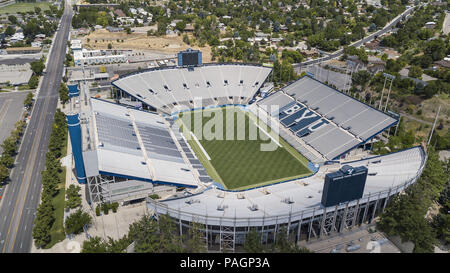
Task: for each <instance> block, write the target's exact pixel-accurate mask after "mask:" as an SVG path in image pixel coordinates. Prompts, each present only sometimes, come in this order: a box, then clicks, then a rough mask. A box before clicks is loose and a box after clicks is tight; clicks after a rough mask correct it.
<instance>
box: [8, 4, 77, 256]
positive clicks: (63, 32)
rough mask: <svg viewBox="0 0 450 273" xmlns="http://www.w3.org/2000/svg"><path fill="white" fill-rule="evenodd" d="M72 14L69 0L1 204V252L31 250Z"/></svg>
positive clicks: (24, 251)
mask: <svg viewBox="0 0 450 273" xmlns="http://www.w3.org/2000/svg"><path fill="white" fill-rule="evenodd" d="M72 14H73V12H72V8H71V6H70V4H69V3H67V1H66V6H65V11H64V14H63V16H62V18H61V24H60V28H59V30H58V32H57V33H56V37H55V39H54V41H53V48H52V51H51V53H50V56H48V58H49V59H48V64H47V68H46V72H45V74H44V76H43V79H42V83H41V87H40V91H39V95H38V97H37V98H35V102H34V106H33V110H32V115H31V120H30V122H29V124H28V127H27V129H26V131H25V134H24V136H23V139H22V144H21V146H20V148H19V152H18V154H17V156H16V163H15V167H14V169H13V170H12V173H11V177H10V178H11V181H10V183H9V184H8V185H7V187H6V192H5V194H4V196H3V200H2V201H1V204H0V206H1V207H0V250H1V252H3V253H12V252H19V253H26V252H30V250H31V245H32V230H33V221H34V218H35V214H36V208H37V206H38V204H39V200H40V193H41V187H42V184H41V171H42V170H43V169H44V167H45V154H46V152H47V150H48V142H49V137H50V132H51V128H52V123H53V116H54V114H55V111H56V106H57V103H58V88H59V84H60V82H61V79H62V73H63V69H64V66H63V61H64V58H65V55H66V47H67V39H68V35H69V30H70V23H71V20H72Z"/></svg>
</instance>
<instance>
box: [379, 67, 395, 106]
mask: <svg viewBox="0 0 450 273" xmlns="http://www.w3.org/2000/svg"><path fill="white" fill-rule="evenodd" d="M383 75H384V84H383V89H382V90H381V98H380V104H379V105H378V109H379V110H381V109H382V104H383V93H384V88H385V87H386V81H387V80H388V79H389V80H390V81H391V83H390V86H389V91H388V97H387V100H386V106H385V108H384V111H386V107H387V103H388V100H389V94H390V93H391V88H392V82H393V81H394V79H395V77H394V76H392V75H390V74H388V73H383Z"/></svg>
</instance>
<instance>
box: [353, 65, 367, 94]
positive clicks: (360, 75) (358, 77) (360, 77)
mask: <svg viewBox="0 0 450 273" xmlns="http://www.w3.org/2000/svg"><path fill="white" fill-rule="evenodd" d="M370 76H371V75H370V73H369V71H367V70H360V71H358V72H356V73H353V76H352V82H353V83H354V84H357V85H360V86H361V90H362V91H364V90H365V89H366V85H367V83H368V82H369V80H370Z"/></svg>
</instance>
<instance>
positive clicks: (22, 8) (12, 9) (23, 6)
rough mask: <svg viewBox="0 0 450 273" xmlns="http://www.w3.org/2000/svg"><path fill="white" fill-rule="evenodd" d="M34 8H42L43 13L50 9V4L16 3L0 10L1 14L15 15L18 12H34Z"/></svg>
mask: <svg viewBox="0 0 450 273" xmlns="http://www.w3.org/2000/svg"><path fill="white" fill-rule="evenodd" d="M34 7H40V8H41V10H42V11H44V10H48V9H50V8H49V7H50V3H48V2H38V3H15V4H12V5H9V6H6V7H1V8H0V14H13V13H17V12H29V11H33V12H34Z"/></svg>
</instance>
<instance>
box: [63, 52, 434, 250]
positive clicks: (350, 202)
mask: <svg viewBox="0 0 450 273" xmlns="http://www.w3.org/2000/svg"><path fill="white" fill-rule="evenodd" d="M271 72H272V69H271V68H270V67H266V66H261V65H253V64H242V63H231V64H202V59H201V52H199V51H193V50H187V51H185V52H180V53H179V55H178V65H177V66H175V67H161V68H152V69H147V70H141V71H138V72H135V73H132V74H128V75H124V76H121V77H120V78H119V79H117V80H115V81H113V82H112V85H113V87H114V92H115V95H116V102H112V101H105V100H100V99H95V98H91V99H90V102H89V106H88V109H87V110H84V111H81V112H80V113H75V112H74V113H73V114H70V115H67V119H68V127H69V134H70V139H71V143H72V151H73V158H74V162H75V171H76V176H77V178H78V181H79V182H80V183H83V184H86V196H87V198H88V200H89V202H90V203H91V204H95V203H101V202H121V204H123V205H125V204H128V203H133V202H139V201H142V200H145V201H146V204H147V208H148V211H149V213H151V214H153V215H154V217H155V218H158V215H160V214H169V215H170V216H171V217H172V218H173V219H174V220H175V221H176V222H177V224H178V225H179V227H180V228H179V230H180V233H182V234H183V233H185V232H187V231H188V230H189V228H191V226H192V223H194V222H195V223H198V224H200V225H201V230H202V232H203V234H204V238H205V242H206V244H207V246H208V248H209V249H219V250H221V251H222V250H231V251H233V250H235V249H236V247H237V246H239V245H241V244H242V243H243V241H244V239H245V234H246V233H247V232H248V231H249V230H250V229H251V228H256V229H257V230H258V231H259V232H260V233H261V234H262V240H263V242H264V243H271V242H273V241H274V240H275V236H276V234H277V232H281V231H282V232H287V234H288V235H289V236H290V237H291V238H293V239H295V240H296V241H298V240H310V239H311V238H312V237H318V238H320V237H323V236H327V235H330V234H333V233H338V232H344V231H345V230H348V229H351V228H352V227H355V226H357V225H360V224H361V223H365V222H370V221H371V220H372V219H373V218H374V217H375V216H376V215H377V214H378V213H381V212H383V210H384V209H385V207H386V205H387V203H388V201H389V200H390V199H391V198H392V197H393V196H394V195H396V194H398V193H400V192H401V191H403V190H404V189H405V188H407V187H408V186H409V185H410V184H412V183H414V182H415V181H416V180H417V179H418V177H419V176H420V174H421V173H422V170H423V168H424V165H425V161H426V158H427V156H426V152H425V150H424V149H423V148H422V147H420V146H419V147H414V148H411V149H408V150H404V151H400V152H396V153H391V154H387V155H383V156H374V155H371V154H370V147H371V144H372V143H373V142H374V141H376V140H375V138H376V137H377V136H378V135H379V134H381V133H382V132H383V131H385V130H388V129H389V128H391V127H392V126H395V125H396V124H397V123H398V119H397V117H396V116H395V115H393V114H392V113H385V112H382V111H379V110H377V109H375V108H373V107H372V106H370V105H367V104H364V103H362V102H360V101H358V100H356V99H354V98H353V97H351V96H348V95H346V94H344V93H342V92H340V91H338V90H336V89H334V88H332V87H330V86H328V85H326V84H324V83H322V82H319V81H317V80H315V79H314V77H312V76H308V75H307V76H304V77H301V78H300V79H298V80H296V81H294V82H292V83H290V84H288V85H287V86H286V87H284V88H282V89H280V90H278V91H274V90H273V85H272V84H270V83H269V82H268V79H269V78H270V75H271ZM80 90H82V92H84V93H85V94H87V95H88V94H89V90H88V89H87V88H86V87H85V86H84V85H83V84H82V83H80V85H79V86H78V85H71V86H70V88H69V95H70V96H71V97H77V96H80ZM196 124H197V126H196ZM198 124H200V125H198ZM205 132H206V133H205ZM155 194H157V195H159V196H165V198H161V199H153V198H149V196H152V195H155Z"/></svg>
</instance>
